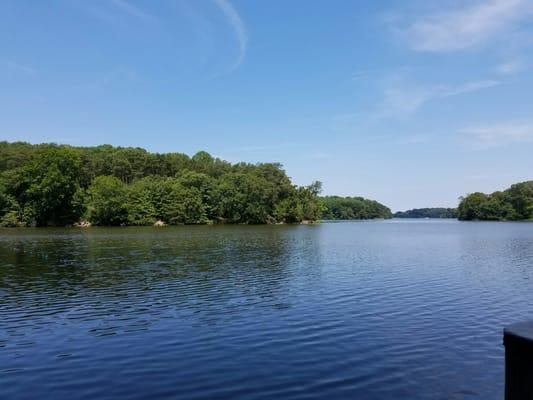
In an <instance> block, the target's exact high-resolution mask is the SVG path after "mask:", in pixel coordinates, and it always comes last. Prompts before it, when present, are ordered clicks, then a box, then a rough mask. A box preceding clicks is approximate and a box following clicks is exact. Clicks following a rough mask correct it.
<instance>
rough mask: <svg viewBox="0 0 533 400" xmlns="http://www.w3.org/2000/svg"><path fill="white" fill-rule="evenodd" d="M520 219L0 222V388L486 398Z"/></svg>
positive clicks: (83, 393) (519, 306)
mask: <svg viewBox="0 0 533 400" xmlns="http://www.w3.org/2000/svg"><path fill="white" fill-rule="evenodd" d="M530 318H533V224H531V223H490V222H484V223H481V222H480V223H476V222H457V221H452V220H446V221H434V220H419V221H413V220H392V221H372V222H342V223H324V224H320V225H315V226H204V227H176V228H160V229H157V228H115V229H104V228H101V229H99V228H91V229H86V230H76V229H12V230H0V398H1V399H40V400H43V399H60V398H76V399H146V398H154V399H155V398H158V399H348V398H353V399H355V398H358V399H409V400H412V399H415V400H416V399H471V398H472V399H484V400H488V399H489V400H490V399H502V398H503V371H504V359H503V356H504V352H503V350H504V349H503V346H502V328H503V326H504V325H506V324H509V323H511V322H515V321H520V320H524V319H530Z"/></svg>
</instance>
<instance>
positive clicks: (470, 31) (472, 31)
mask: <svg viewBox="0 0 533 400" xmlns="http://www.w3.org/2000/svg"><path fill="white" fill-rule="evenodd" d="M532 12H533V2H532V0H488V1H477V2H476V3H475V4H473V5H472V3H471V2H469V3H468V5H467V6H464V7H462V8H458V9H455V10H451V11H449V10H443V11H438V12H435V13H433V14H429V15H425V16H422V17H421V18H419V19H418V20H416V21H414V22H413V23H412V24H411V25H410V26H408V27H407V28H406V29H402V30H401V34H402V35H404V36H405V38H406V39H407V40H408V42H409V44H410V45H411V47H412V48H413V49H414V50H417V51H426V52H451V51H457V50H464V49H467V48H470V47H474V46H477V45H481V44H483V43H486V42H488V41H489V40H491V39H493V38H494V37H496V35H498V34H501V33H502V32H505V31H507V30H509V29H510V28H512V27H513V25H514V24H515V23H517V22H518V21H520V20H522V19H524V18H527V17H529V16H531V15H532Z"/></svg>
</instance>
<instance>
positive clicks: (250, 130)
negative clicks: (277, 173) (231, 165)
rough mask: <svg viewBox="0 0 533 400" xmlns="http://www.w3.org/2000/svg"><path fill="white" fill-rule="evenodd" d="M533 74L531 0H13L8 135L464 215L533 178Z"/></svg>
mask: <svg viewBox="0 0 533 400" xmlns="http://www.w3.org/2000/svg"><path fill="white" fill-rule="evenodd" d="M532 66H533V0H485V1H479V0H472V1H470V0H461V1H449V0H438V1H427V0H402V1H393V0H391V1H373V0H368V1H363V0H358V1H345V0H338V1H335V0H328V1H326V0H323V1H319V0H315V1H309V0H305V1H298V0H291V1H281V0H272V1H249V0H189V1H188V0H91V1H88V0H49V1H42V2H37V1H30V0H25V1H23V0H4V1H2V4H1V5H0V139H2V140H9V141H15V140H24V141H29V142H32V143H40V142H57V143H68V144H72V145H96V144H102V143H110V144H114V145H121V146H140V147H144V148H147V149H149V150H151V151H157V152H167V151H179V152H185V153H188V154H194V153H195V152H196V151H198V150H206V151H209V152H210V153H211V154H213V155H215V156H218V157H221V158H224V159H227V160H229V161H232V162H236V161H241V160H242V161H250V162H259V161H276V162H281V163H282V164H283V165H284V167H285V169H286V170H287V173H288V174H289V176H291V177H292V178H293V179H294V181H295V182H296V183H298V184H308V183H311V181H313V180H320V181H322V182H323V184H324V192H325V193H326V194H339V195H361V196H365V197H369V198H374V199H377V200H379V201H381V202H383V203H385V204H387V205H389V206H390V207H391V208H392V209H393V210H399V209H406V208H412V207H424V206H455V205H456V204H457V198H458V197H459V196H460V195H463V194H466V193H468V192H473V191H493V190H497V189H503V188H505V187H507V186H508V185H510V184H511V183H514V182H518V181H522V180H527V179H532V178H533V90H532V89H533V85H532V84H533V74H532Z"/></svg>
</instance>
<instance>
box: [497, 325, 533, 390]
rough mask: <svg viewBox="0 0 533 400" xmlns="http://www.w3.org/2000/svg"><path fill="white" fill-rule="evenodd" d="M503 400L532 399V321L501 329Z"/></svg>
mask: <svg viewBox="0 0 533 400" xmlns="http://www.w3.org/2000/svg"><path fill="white" fill-rule="evenodd" d="M503 344H504V346H505V400H531V399H533V321H527V322H519V323H516V324H512V325H510V326H508V327H506V328H505V329H504V330H503Z"/></svg>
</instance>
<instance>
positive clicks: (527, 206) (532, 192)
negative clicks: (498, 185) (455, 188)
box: [457, 181, 533, 221]
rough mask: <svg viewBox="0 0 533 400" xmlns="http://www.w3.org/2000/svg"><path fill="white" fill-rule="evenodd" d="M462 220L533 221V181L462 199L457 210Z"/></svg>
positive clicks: (472, 194)
mask: <svg viewBox="0 0 533 400" xmlns="http://www.w3.org/2000/svg"><path fill="white" fill-rule="evenodd" d="M457 214H458V218H459V219H460V220H465V221H469V220H489V221H519V220H533V181H527V182H521V183H516V184H514V185H512V186H511V187H510V188H508V189H506V190H504V191H498V192H494V193H491V194H485V193H480V192H476V193H471V194H469V195H467V196H465V197H462V198H461V201H460V203H459V207H458V208H457Z"/></svg>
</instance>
